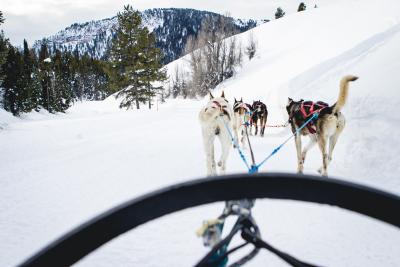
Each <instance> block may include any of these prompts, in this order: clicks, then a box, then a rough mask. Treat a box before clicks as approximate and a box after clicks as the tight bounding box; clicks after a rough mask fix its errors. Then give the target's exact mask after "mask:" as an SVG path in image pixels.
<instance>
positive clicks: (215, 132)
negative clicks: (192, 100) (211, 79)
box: [199, 92, 232, 175]
mask: <svg viewBox="0 0 400 267" xmlns="http://www.w3.org/2000/svg"><path fill="white" fill-rule="evenodd" d="M199 120H200V124H201V129H202V134H203V143H204V150H205V152H206V160H207V175H216V174H217V168H216V164H215V158H214V140H215V137H216V136H218V137H219V140H220V142H221V148H222V153H221V158H220V160H219V161H218V166H219V167H220V168H221V173H222V174H223V173H225V169H226V160H227V158H228V155H229V150H230V147H231V137H230V134H229V132H228V130H227V128H228V129H232V107H231V106H230V105H229V103H228V100H226V99H225V95H224V92H222V95H221V97H216V98H214V97H213V95H212V94H211V93H210V101H209V102H208V103H207V105H206V106H205V107H204V108H202V110H201V111H200V113H199Z"/></svg>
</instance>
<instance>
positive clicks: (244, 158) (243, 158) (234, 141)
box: [219, 116, 252, 173]
mask: <svg viewBox="0 0 400 267" xmlns="http://www.w3.org/2000/svg"><path fill="white" fill-rule="evenodd" d="M219 118H220V119H221V120H222V122H223V123H224V125H225V129H226V130H227V131H228V133H229V136H230V137H231V140H232V143H233V144H234V145H235V147H236V149H237V150H238V152H239V155H240V158H241V159H242V160H243V162H244V164H245V165H246V167H247V169H248V170H249V173H251V172H250V171H251V169H252V168H250V165H249V163H248V162H247V160H246V157H245V155H244V154H243V152H242V150H241V149H240V147H239V144H238V143H237V142H236V139H235V138H234V137H233V134H232V132H231V130H230V129H229V127H228V125H227V124H226V122H225V121H224V120H223V119H222V116H220V117H219Z"/></svg>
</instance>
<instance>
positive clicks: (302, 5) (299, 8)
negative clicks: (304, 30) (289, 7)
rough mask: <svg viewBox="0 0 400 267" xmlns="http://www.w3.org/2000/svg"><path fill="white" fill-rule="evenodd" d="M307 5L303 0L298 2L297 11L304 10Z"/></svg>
mask: <svg viewBox="0 0 400 267" xmlns="http://www.w3.org/2000/svg"><path fill="white" fill-rule="evenodd" d="M306 8H307V6H306V4H304V3H303V2H301V3H300V5H299V7H298V8H297V12H301V11H304V10H306Z"/></svg>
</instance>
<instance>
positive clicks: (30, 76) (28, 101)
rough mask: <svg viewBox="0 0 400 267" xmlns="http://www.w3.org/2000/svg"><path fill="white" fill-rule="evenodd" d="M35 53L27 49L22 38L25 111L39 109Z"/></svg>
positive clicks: (39, 91) (40, 89)
mask: <svg viewBox="0 0 400 267" xmlns="http://www.w3.org/2000/svg"><path fill="white" fill-rule="evenodd" d="M36 61H37V59H36V56H35V53H34V52H33V51H31V50H29V47H28V43H27V41H26V40H24V52H23V90H24V91H25V94H24V95H25V112H30V111H32V110H33V109H34V110H39V105H40V94H41V91H42V88H41V83H40V80H39V71H38V67H37V62H36Z"/></svg>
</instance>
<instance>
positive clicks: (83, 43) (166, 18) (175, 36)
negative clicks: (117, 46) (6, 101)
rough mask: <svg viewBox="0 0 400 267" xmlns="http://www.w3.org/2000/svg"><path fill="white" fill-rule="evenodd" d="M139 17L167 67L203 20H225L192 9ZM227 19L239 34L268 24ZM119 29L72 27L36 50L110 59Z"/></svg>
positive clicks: (111, 21)
mask: <svg viewBox="0 0 400 267" xmlns="http://www.w3.org/2000/svg"><path fill="white" fill-rule="evenodd" d="M140 13H141V16H142V21H143V25H144V26H146V27H148V28H149V31H150V32H154V33H155V35H156V45H157V47H158V48H160V49H161V50H162V51H163V53H164V55H165V58H164V60H163V63H165V64H167V63H169V62H171V61H173V60H175V59H177V58H179V57H180V56H182V52H183V50H184V46H185V44H186V41H187V39H188V37H189V36H193V35H196V34H197V32H198V31H199V30H200V27H201V22H202V21H203V19H204V18H206V17H209V16H211V17H213V18H218V17H221V16H223V15H220V14H217V13H214V12H210V11H203V10H196V9H191V8H153V9H147V10H144V11H142V12H140ZM223 17H225V16H223ZM226 18H228V20H229V21H230V23H232V24H233V26H234V29H235V30H237V31H238V32H244V31H246V30H249V29H251V28H254V27H256V26H258V25H260V24H262V23H265V22H267V21H268V20H254V19H235V18H231V17H226ZM117 27H118V20H117V16H114V17H111V18H105V19H101V20H92V21H88V22H84V23H73V24H71V25H70V26H68V27H66V28H65V29H64V30H61V31H59V32H58V33H56V34H54V35H51V36H49V37H45V38H43V39H42V40H37V41H35V42H34V44H33V48H34V49H35V50H36V51H39V50H40V47H41V45H42V44H43V43H45V44H46V45H47V47H48V49H49V51H50V53H53V52H54V51H55V50H56V49H58V50H63V51H65V50H66V51H70V52H75V53H78V54H79V55H83V54H88V55H89V56H91V57H93V58H97V59H107V57H108V50H109V48H110V46H111V43H112V39H113V36H114V35H115V32H116V29H117Z"/></svg>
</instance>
